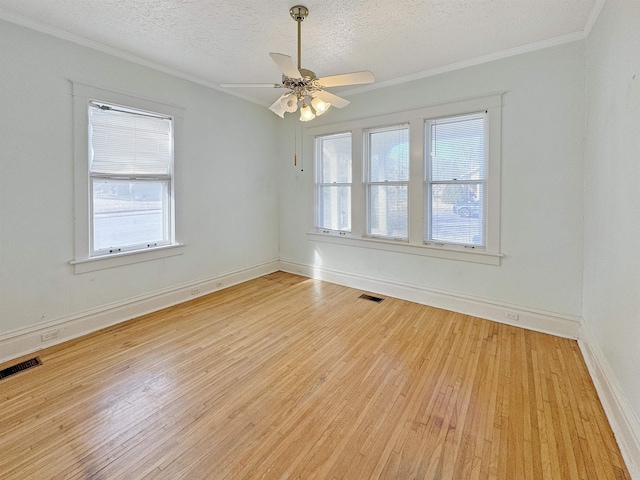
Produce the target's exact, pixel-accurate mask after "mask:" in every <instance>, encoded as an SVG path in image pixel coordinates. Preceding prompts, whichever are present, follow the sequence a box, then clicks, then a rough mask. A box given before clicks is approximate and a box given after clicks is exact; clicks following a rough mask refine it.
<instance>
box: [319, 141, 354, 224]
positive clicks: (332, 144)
mask: <svg viewBox="0 0 640 480" xmlns="http://www.w3.org/2000/svg"><path fill="white" fill-rule="evenodd" d="M316 166H317V170H316V205H317V208H316V212H317V213H316V227H317V228H320V229H325V230H336V231H341V232H349V231H351V175H352V174H351V134H350V133H340V134H336V135H325V136H321V137H317V138H316Z"/></svg>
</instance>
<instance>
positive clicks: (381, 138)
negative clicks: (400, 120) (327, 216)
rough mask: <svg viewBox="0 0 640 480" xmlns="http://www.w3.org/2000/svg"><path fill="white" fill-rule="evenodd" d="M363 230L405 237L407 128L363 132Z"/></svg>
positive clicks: (407, 170) (407, 178) (378, 234)
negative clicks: (364, 152) (364, 201)
mask: <svg viewBox="0 0 640 480" xmlns="http://www.w3.org/2000/svg"><path fill="white" fill-rule="evenodd" d="M365 138H366V140H365V145H366V147H365V151H366V162H367V164H366V190H367V234H368V235H371V236H373V237H384V238H393V239H400V240H405V239H407V236H408V233H409V217H408V214H409V209H408V200H409V196H408V190H409V188H408V187H409V128H408V127H407V126H406V125H403V126H396V127H388V128H378V129H372V130H368V131H366V132H365Z"/></svg>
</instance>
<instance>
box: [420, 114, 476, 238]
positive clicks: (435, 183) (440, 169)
mask: <svg viewBox="0 0 640 480" xmlns="http://www.w3.org/2000/svg"><path fill="white" fill-rule="evenodd" d="M485 118H486V113H484V112H481V113H479V114H474V115H464V116H459V117H450V118H441V119H435V120H428V121H427V122H425V138H426V143H427V147H426V148H425V173H426V184H425V189H424V191H425V197H424V202H425V212H427V221H426V222H425V241H426V242H434V243H440V244H446V243H450V244H459V245H467V246H473V247H481V246H484V217H485V209H486V206H485V202H484V195H483V194H484V190H485V179H486V173H485V172H486V167H487V165H486V158H487V155H486V149H485Z"/></svg>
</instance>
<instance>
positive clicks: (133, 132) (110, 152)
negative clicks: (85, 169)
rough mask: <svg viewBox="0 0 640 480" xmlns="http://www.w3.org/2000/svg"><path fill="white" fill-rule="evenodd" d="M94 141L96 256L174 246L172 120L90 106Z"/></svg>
mask: <svg viewBox="0 0 640 480" xmlns="http://www.w3.org/2000/svg"><path fill="white" fill-rule="evenodd" d="M89 139H90V140H89V177H90V182H89V183H90V185H89V188H90V190H91V202H90V210H91V239H92V245H91V255H92V256H96V255H105V254H110V253H115V252H125V251H131V250H141V249H145V248H151V247H157V246H160V245H168V244H170V243H171V242H172V238H173V228H172V224H173V222H172V215H171V202H170V200H171V193H172V188H171V187H172V181H171V174H172V170H173V122H172V119H171V118H170V117H166V116H162V115H159V114H155V113H149V112H143V111H141V110H134V109H129V108H125V107H119V106H115V105H107V104H104V103H98V102H91V103H90V104H89Z"/></svg>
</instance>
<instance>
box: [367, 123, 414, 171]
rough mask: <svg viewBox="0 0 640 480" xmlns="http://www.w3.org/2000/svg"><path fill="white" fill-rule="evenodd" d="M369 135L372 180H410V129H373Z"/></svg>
mask: <svg viewBox="0 0 640 480" xmlns="http://www.w3.org/2000/svg"><path fill="white" fill-rule="evenodd" d="M368 137H369V178H370V181H371V182H385V181H388V182H406V181H409V129H408V128H406V127H398V128H394V129H385V130H379V131H371V132H369V135H368Z"/></svg>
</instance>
